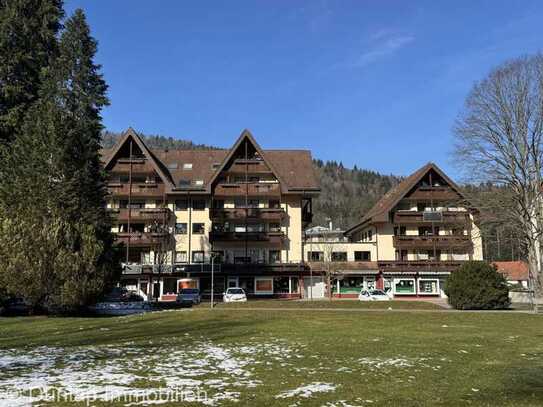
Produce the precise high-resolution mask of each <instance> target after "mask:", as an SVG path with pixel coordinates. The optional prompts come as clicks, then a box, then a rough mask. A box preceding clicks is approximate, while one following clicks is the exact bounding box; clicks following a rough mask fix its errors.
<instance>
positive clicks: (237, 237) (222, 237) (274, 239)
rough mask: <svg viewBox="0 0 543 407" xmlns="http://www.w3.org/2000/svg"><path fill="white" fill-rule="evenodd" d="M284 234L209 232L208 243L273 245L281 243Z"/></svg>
mask: <svg viewBox="0 0 543 407" xmlns="http://www.w3.org/2000/svg"><path fill="white" fill-rule="evenodd" d="M284 240H285V234H284V233H283V232H211V233H210V234H209V241H210V242H226V243H235V242H246V241H249V242H269V243H273V244H278V243H283V241H284Z"/></svg>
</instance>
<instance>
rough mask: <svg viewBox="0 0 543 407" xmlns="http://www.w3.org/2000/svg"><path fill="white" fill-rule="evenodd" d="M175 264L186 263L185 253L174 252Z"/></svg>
mask: <svg viewBox="0 0 543 407" xmlns="http://www.w3.org/2000/svg"><path fill="white" fill-rule="evenodd" d="M175 262H176V263H186V262H187V252H186V251H181V252H175Z"/></svg>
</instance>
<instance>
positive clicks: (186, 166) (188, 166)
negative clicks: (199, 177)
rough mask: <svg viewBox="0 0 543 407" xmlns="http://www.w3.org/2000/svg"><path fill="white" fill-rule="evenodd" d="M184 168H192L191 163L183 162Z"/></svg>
mask: <svg viewBox="0 0 543 407" xmlns="http://www.w3.org/2000/svg"><path fill="white" fill-rule="evenodd" d="M183 169H184V170H192V163H185V164H183Z"/></svg>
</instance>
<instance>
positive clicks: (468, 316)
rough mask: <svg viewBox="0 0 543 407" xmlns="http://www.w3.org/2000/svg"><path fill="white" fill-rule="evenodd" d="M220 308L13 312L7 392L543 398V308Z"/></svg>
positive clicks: (276, 399) (351, 400) (0, 378)
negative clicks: (114, 313) (92, 314)
mask: <svg viewBox="0 0 543 407" xmlns="http://www.w3.org/2000/svg"><path fill="white" fill-rule="evenodd" d="M274 304H275V303H274ZM285 306H286V305H285ZM289 306H292V305H289ZM220 307H221V308H220V309H217V310H215V311H209V310H208V309H206V308H203V307H201V308H197V309H192V310H190V309H189V310H181V311H164V312H157V313H151V314H146V315H143V316H131V317H120V318H45V317H32V318H4V319H2V318H0V394H2V392H4V393H5V394H8V393H9V392H13V391H14V389H17V388H27V389H28V388H34V387H33V385H34V386H37V385H43V384H47V385H48V386H53V387H56V388H58V389H63V390H69V391H70V392H72V394H74V395H76V396H78V397H82V396H84V395H85V394H86V393H87V394H88V392H89V391H90V390H89V386H94V392H95V393H96V392H97V393H98V394H99V395H100V394H102V396H99V398H103V395H104V394H105V392H106V391H111V389H110V387H111V386H114V387H113V389H114V390H115V391H117V392H120V393H122V392H129V391H134V390H137V389H164V388H170V389H172V388H176V387H177V388H180V389H183V391H185V390H191V389H192V390H194V389H196V388H199V389H201V391H205V392H206V393H207V395H208V402H209V404H210V405H211V404H213V405H219V406H223V405H224V406H231V405H236V406H266V405H267V406H328V407H332V406H341V407H347V406H435V405H437V406H458V405H472V406H541V405H543V316H537V315H532V314H523V313H512V312H503V313H461V312H417V311H412V312H394V311H388V310H384V311H382V312H380V311H374V312H341V311H324V310H322V311H319V312H311V311H307V312H294V311H288V312H281V311H267V310H256V311H254V310H243V309H242V308H234V307H232V309H227V308H226V306H225V305H222V306H220ZM11 394H12V396H13V393H11ZM3 398H6V396H4V397H3ZM0 399H2V397H1V396H0ZM38 399H39V397H37V398H36V399H34V401H36V400H38ZM0 404H2V403H1V402H0ZM13 404H14V403H13ZM59 404H60V405H62V403H52V404H51V405H59ZM123 404H126V403H123V402H118V403H117V405H123ZM143 404H145V403H143ZM6 405H9V404H6ZM81 405H86V404H85V403H83V402H81ZM91 405H111V404H105V403H102V402H100V401H97V402H91ZM163 405H179V404H174V403H170V404H168V403H166V404H163ZM183 405H189V406H190V405H202V404H199V403H186V404H183Z"/></svg>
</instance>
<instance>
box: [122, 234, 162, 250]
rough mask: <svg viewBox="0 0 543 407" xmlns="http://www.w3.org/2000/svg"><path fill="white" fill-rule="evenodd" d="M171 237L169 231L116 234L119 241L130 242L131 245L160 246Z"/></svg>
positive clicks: (126, 243)
mask: <svg viewBox="0 0 543 407" xmlns="http://www.w3.org/2000/svg"><path fill="white" fill-rule="evenodd" d="M170 239H171V235H170V234H169V233H143V232H132V233H128V232H121V233H117V234H116V242H117V243H124V244H125V245H128V244H130V246H131V247H142V246H158V245H160V244H163V243H167V242H168V241H169V240H170Z"/></svg>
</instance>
